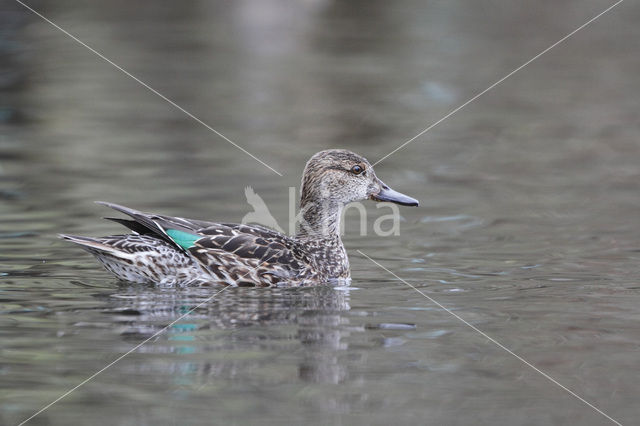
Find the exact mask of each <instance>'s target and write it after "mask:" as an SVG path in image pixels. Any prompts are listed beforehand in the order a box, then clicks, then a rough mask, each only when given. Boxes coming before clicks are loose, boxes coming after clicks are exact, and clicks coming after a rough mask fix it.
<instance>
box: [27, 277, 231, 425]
mask: <svg viewBox="0 0 640 426" xmlns="http://www.w3.org/2000/svg"><path fill="white" fill-rule="evenodd" d="M229 287H230V286H227V287H225V288H223V289H222V290H220V291H218V292H217V293H215V294H214V295H213V296H211V297H209V298H207V299H206V300H205V301H204V302H201V303H199V304H198V305H196V306H195V307H194V308H192V309H191V310H189V311H188V312H187V313H186V314H183V315H181V316H180V317H178V318H177V319H176V320H174V321H172V322H171V323H169V324H168V325H167V326H166V327H164V328H163V329H161V330H160V331H158V332H156V333H154V334H153V335H152V336H151V337H149V338H147V339H145V340H143V341H142V342H140V343H138V344H137V345H136V346H134V347H133V348H131V349H129V350H128V351H127V352H125V353H124V354H122V355H120V356H119V357H118V358H116V359H114V360H113V361H111V362H110V363H109V364H107V365H106V366H105V367H103V368H101V369H100V370H98V371H96V372H95V373H93V374H92V375H90V376H89V377H87V378H86V379H84V380H83V381H82V382H80V383H78V384H77V385H76V386H74V387H72V388H71V389H69V390H68V391H66V392H65V393H63V394H62V395H60V396H59V397H57V398H56V399H54V400H53V401H51V402H50V403H49V404H47V405H45V406H44V407H42V408H41V409H39V410H38V411H37V412H35V413H33V414H32V415H31V417H29V418H28V419H25V420H23V421H22V422H21V423H20V424H19V425H18V426H22V425H23V424H25V423H27V422H28V421H29V420H31V419H33V418H34V417H35V416H37V415H38V414H40V413H42V412H43V411H45V410H46V409H48V408H50V407H51V406H52V405H54V404H55V403H57V402H58V401H60V400H61V399H63V398H64V397H66V396H67V395H69V394H70V393H72V392H73V391H75V390H76V389H78V388H79V387H81V386H82V385H84V384H86V383H87V382H89V381H91V380H93V379H94V378H95V377H96V376H98V375H99V374H101V373H102V372H104V371H105V370H106V369H107V368H109V367H111V366H112V365H114V364H115V363H117V362H118V361H120V360H121V359H122V358H124V357H126V356H127V355H129V354H131V353H132V352H135V351H136V350H137V349H138V348H140V347H141V346H143V345H144V344H145V343H147V342H148V341H149V340H151V339H153V338H155V337H157V336H158V335H160V334H162V333H163V332H165V331H166V330H167V329H168V328H169V327H171V326H173V325H174V324H175V323H177V322H178V321H180V320H181V319H183V318H184V317H186V316H187V315H189V314H191V313H192V312H193V311H195V310H196V309H198V308H199V307H200V306H202V305H204V304H205V303H207V302H209V301H210V300H211V299H213V298H214V297H215V296H217V295H219V294H220V293H222V292H223V291H225V290H226V289H227V288H229Z"/></svg>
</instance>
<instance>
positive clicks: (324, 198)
mask: <svg viewBox="0 0 640 426" xmlns="http://www.w3.org/2000/svg"><path fill="white" fill-rule="evenodd" d="M362 200H373V201H376V202H391V203H395V204H399V205H404V206H418V204H419V203H418V200H416V199H414V198H411V197H409V196H407V195H405V194H402V193H400V192H397V191H394V190H393V189H391V188H390V187H389V186H388V185H386V184H385V183H384V182H383V181H382V180H380V179H379V178H378V177H377V176H376V173H375V172H374V170H373V166H372V165H371V163H369V161H367V159H366V158H364V157H363V156H361V155H358V154H356V153H354V152H351V151H348V150H345V149H330V150H324V151H320V152H318V153H316V154H314V155H313V156H312V157H311V158H310V159H309V161H308V162H307V163H306V165H305V168H304V171H303V174H302V187H301V195H300V214H299V217H300V223H299V224H298V230H297V231H296V233H295V235H293V236H289V235H286V234H284V233H281V232H278V231H276V230H273V229H270V228H267V227H264V226H261V225H254V224H237V223H218V222H207V221H202V220H194V219H185V218H182V217H173V216H166V215H161V214H150V213H144V212H141V211H138V210H135V209H132V208H129V207H125V206H122V205H118V204H114V203H108V202H103V201H97V202H96V203H98V204H101V205H104V206H106V207H109V208H112V209H114V210H116V211H118V212H120V213H123V214H124V215H126V216H127V218H120V217H107V218H105V219H109V220H112V221H115V222H117V223H119V224H121V225H123V226H125V227H126V228H128V229H129V230H130V233H127V234H121V235H110V236H105V237H99V238H94V237H85V236H77V235H67V234H60V235H59V236H60V237H61V238H63V239H64V240H67V241H70V242H72V243H75V244H77V245H79V246H80V247H81V248H83V249H84V250H86V251H87V252H89V253H90V254H92V255H93V256H95V258H96V259H97V260H98V262H100V263H101V264H102V265H103V266H104V268H105V269H106V270H107V271H109V272H111V273H112V274H113V275H115V276H116V277H117V278H118V279H119V280H123V281H127V282H131V283H141V284H162V285H175V286H184V285H192V284H200V285H206V284H220V285H223V286H235V287H249V286H250V287H300V286H312V285H318V284H326V283H333V282H338V283H345V284H348V283H349V282H350V280H351V273H350V268H349V258H348V256H347V251H346V250H345V247H344V244H343V243H342V238H341V236H340V219H341V215H342V211H343V209H344V207H345V206H346V205H347V204H349V203H351V202H355V201H362Z"/></svg>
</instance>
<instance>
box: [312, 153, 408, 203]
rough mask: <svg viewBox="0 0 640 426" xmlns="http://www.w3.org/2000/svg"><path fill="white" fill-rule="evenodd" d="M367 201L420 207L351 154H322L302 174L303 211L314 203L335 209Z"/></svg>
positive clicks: (314, 157) (365, 161) (358, 156)
mask: <svg viewBox="0 0 640 426" xmlns="http://www.w3.org/2000/svg"><path fill="white" fill-rule="evenodd" d="M367 199H371V200H374V201H386V202H391V203H396V204H400V205H403V206H417V205H418V200H416V199H414V198H411V197H409V196H407V195H404V194H402V193H400V192H397V191H394V190H393V189H391V188H389V186H388V185H386V184H385V183H384V182H382V181H381V180H380V179H378V177H377V176H376V173H375V172H374V171H373V166H371V164H370V163H369V162H368V161H367V159H366V158H364V157H362V156H360V155H358V154H356V153H353V152H351V151H347V150H344V149H330V150H326V151H320V152H318V153H317V154H315V155H314V156H313V157H311V159H309V161H308V162H307V165H306V166H305V169H304V173H303V175H302V198H301V207H302V208H304V207H305V205H307V204H309V203H311V202H313V203H318V202H320V203H324V204H327V205H328V206H329V208H331V206H334V205H335V206H336V207H342V206H344V205H346V204H348V203H351V202H354V201H361V200H367Z"/></svg>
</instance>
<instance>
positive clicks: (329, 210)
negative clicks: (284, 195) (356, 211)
mask: <svg viewBox="0 0 640 426" xmlns="http://www.w3.org/2000/svg"><path fill="white" fill-rule="evenodd" d="M343 207H344V206H343V205H342V204H341V203H338V202H336V201H330V200H326V199H325V200H322V201H318V200H317V199H312V198H305V197H304V196H303V197H302V199H301V200H300V216H301V221H300V224H299V226H298V232H297V233H296V237H298V238H304V239H310V238H312V239H319V240H324V239H337V240H338V241H341V239H340V219H341V217H342V210H343Z"/></svg>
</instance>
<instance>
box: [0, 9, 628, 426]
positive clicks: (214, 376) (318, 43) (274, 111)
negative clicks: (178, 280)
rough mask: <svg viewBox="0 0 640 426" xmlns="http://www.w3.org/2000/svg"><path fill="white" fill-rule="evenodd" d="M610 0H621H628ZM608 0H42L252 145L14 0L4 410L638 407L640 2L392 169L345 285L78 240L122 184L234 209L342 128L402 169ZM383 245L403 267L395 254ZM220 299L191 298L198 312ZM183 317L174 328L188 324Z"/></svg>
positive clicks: (236, 420)
mask: <svg viewBox="0 0 640 426" xmlns="http://www.w3.org/2000/svg"><path fill="white" fill-rule="evenodd" d="M611 3H613V2H611ZM611 3H609V2H605V1H601V0H598V1H596V0H587V1H584V0H582V1H577V0H575V1H574V0H569V1H564V2H551V1H538V2H535V3H533V2H526V1H524V0H516V1H497V0H480V1H459V0H454V1H446V2H445V1H435V2H421V1H417V0H402V1H394V2H387V1H382V0H374V1H366V2H365V1H331V0H307V1H301V2H287V1H279V0H266V1H257V0H255V1H251V0H245V1H234V2H230V1H214V2H210V1H203V0H195V1H189V2H167V1H165V2H157V1H136V2H126V1H121V0H116V1H110V2H78V1H70V0H64V1H55V2H54V1H45V0H42V1H31V2H28V4H29V5H31V6H32V7H34V8H35V9H37V10H38V11H39V12H41V13H42V14H43V15H45V16H46V17H48V18H49V19H51V20H52V21H54V22H55V23H57V24H58V25H60V26H61V27H62V28H64V29H66V30H67V31H69V32H70V33H72V34H73V35H75V36H76V37H78V38H79V39H80V40H82V41H83V42H85V43H87V44H88V45H89V46H91V47H93V48H94V49H96V50H97V51H99V52H101V53H102V54H104V55H105V56H107V57H108V58H109V59H111V60H112V61H114V62H115V63H117V64H118V65H120V66H122V67H123V68H124V69H126V70H127V71H128V72H130V73H131V74H133V75H134V76H136V77H137V78H139V79H140V80H142V81H144V82H145V83H147V84H148V85H150V86H151V87H153V88H154V89H156V90H157V91H159V92H160V93H162V94H163V95H164V96H166V97H167V98H169V99H171V100H173V101H174V102H176V103H177V104H179V105H180V106H182V107H183V108H185V109H186V110H188V111H189V112H191V113H192V114H194V115H195V116H197V117H198V118H200V119H201V120H203V121H204V122H206V123H207V124H209V125H211V126H212V127H213V128H215V129H216V130H218V131H220V132H221V133H223V134H224V135H226V136H227V137H228V138H230V139H231V140H233V141H234V142H236V143H237V144H238V145H240V146H242V147H243V148H244V149H246V150H248V151H249V152H251V153H252V154H254V155H255V156H256V157H258V158H260V159H261V160H263V161H264V162H265V163H267V164H269V165H270V166H271V167H273V168H274V169H276V170H277V171H278V172H280V173H282V175H283V176H282V177H281V176H279V175H277V174H276V173H274V172H273V171H271V170H269V169H268V168H266V167H265V166H263V165H261V164H260V163H258V162H257V161H255V160H254V159H252V158H251V157H249V156H248V155H246V154H245V153H243V152H241V151H240V150H238V149H237V148H235V147H234V146H232V145H231V144H229V143H228V142H226V141H225V140H223V139H221V138H220V137H219V136H217V135H216V134H214V133H213V132H211V131H209V130H208V129H206V128H205V127H203V126H202V125H201V124H199V123H197V122H196V121H194V120H193V119H191V118H190V117H188V116H187V115H185V114H184V113H183V112H181V111H179V110H177V109H176V108H174V107H173V106H171V105H170V104H168V103H167V102H166V101H164V100H162V99H160V98H159V97H158V96H156V95H155V94H153V93H152V92H150V91H149V90H147V89H146V88H144V87H142V86H141V85H140V84H138V83H137V82H135V81H134V80H132V79H131V78H129V77H128V76H126V75H124V74H123V73H122V72H121V71H119V70H117V69H115V68H114V67H113V66H111V65H110V64H108V63H106V62H105V61H104V60H102V59H100V58H99V57H97V56H96V55H95V54H93V53H92V52H90V51H89V50H87V49H86V48H85V47H83V46H81V45H80V44H78V43H77V42H75V41H74V40H72V39H71V38H69V37H68V36H67V35H65V34H63V33H62V32H60V31H59V30H58V29H56V28H54V27H52V26H51V25H50V24H48V23H46V22H45V21H43V20H42V19H40V18H39V17H37V16H36V15H34V14H33V13H32V12H30V11H28V10H27V9H25V8H24V7H22V6H21V5H20V4H18V3H16V2H13V1H12V0H4V1H3V2H2V3H0V63H1V67H0V90H1V91H0V93H1V97H0V333H1V336H2V337H1V338H0V424H3V425H4V424H6V425H13V424H19V423H20V422H22V421H23V420H25V419H27V418H28V417H30V416H31V415H32V414H34V413H35V412H37V411H38V410H39V409H41V408H42V407H44V406H45V405H47V404H49V403H50V402H52V401H54V400H55V399H57V398H58V397H59V396H61V395H62V394H64V393H65V392H66V391H68V390H70V389H72V388H74V387H75V386H76V385H78V384H79V383H81V382H82V381H84V380H85V379H87V378H89V377H90V376H91V375H92V374H94V373H95V372H97V371H99V370H101V369H102V368H103V367H105V366H107V365H109V364H110V363H111V362H113V361H114V360H116V359H118V357H120V356H121V355H123V354H126V353H127V352H128V351H130V350H131V349H134V348H135V347H136V345H138V344H140V343H142V342H144V341H145V340H146V339H149V338H150V337H152V336H154V334H156V333H157V332H159V331H161V330H163V329H165V328H166V330H164V331H163V332H162V333H160V334H158V335H157V336H155V337H153V338H151V339H150V340H149V341H148V342H146V343H145V344H144V345H142V346H140V347H139V348H137V349H136V350H134V351H133V352H132V353H131V354H129V355H127V356H126V357H124V358H122V359H120V360H119V361H118V362H117V363H115V364H113V365H111V366H110V367H109V368H108V369H106V370H104V371H103V372H102V373H101V374H100V375H98V376H96V377H95V378H93V379H92V380H90V381H88V382H87V383H86V384H84V385H83V386H81V387H79V388H78V389H76V390H75V391H74V392H72V393H70V394H69V395H67V396H66V397H65V398H63V399H61V400H60V401H59V402H57V403H56V404H54V405H52V406H51V407H50V408H48V409H47V410H45V411H43V412H42V413H40V414H39V415H38V416H36V417H34V418H33V419H32V420H30V421H29V422H28V423H27V424H33V425H69V424H96V425H102V424H104V425H107V424H108V425H156V424H163V425H164V424H168V425H171V424H176V425H178V424H179V425H205V424H206V425H208V424H217V425H228V424H237V425H244V424H262V425H265V424H266V425H271V424H273V425H280V424H327V425H334V424H344V425H370V424H379V425H386V424H433V425H467V424H476V425H479V424H482V425H496V424H509V425H540V424H581V425H600V424H611V421H610V420H608V419H607V418H606V417H605V416H603V415H602V414H600V413H599V412H597V411H596V410H594V409H593V408H591V407H590V406H588V405H587V404H585V403H584V402H582V401H580V400H579V399H577V398H576V397H574V396H572V395H571V394H570V393H568V392H567V391H566V390H564V389H562V388H561V387H560V386H558V385H557V384H554V383H552V382H551V381H550V380H549V379H547V378H545V377H544V376H543V375H541V374H540V373H539V372H537V371H535V370H533V369H532V368H531V367H529V366H527V365H526V364H525V363H523V362H522V361H521V360H519V359H517V358H515V357H514V356H513V355H512V354H510V353H508V352H507V351H505V350H504V349H502V348H500V347H498V346H497V345H496V344H494V343H493V342H491V341H490V340H488V339H487V338H486V337H485V336H483V335H481V334H479V333H478V332H477V331H475V330H473V329H471V328H470V327H469V326H468V325H466V324H464V323H463V322H462V321H461V320H460V319H458V318H456V317H454V316H453V315H452V314H451V313H450V312H447V311H445V310H443V309H442V308H440V307H439V306H437V305H436V304H434V303H432V302H431V301H430V300H429V299H428V298H426V297H424V296H422V295H421V294H419V293H418V292H417V291H416V290H414V289H412V288H411V287H410V286H409V285H407V284H406V283H409V284H411V285H413V286H415V287H416V289H418V290H420V291H421V292H423V293H424V294H425V295H427V296H429V297H430V298H432V299H434V300H435V301H437V302H438V303H440V304H442V305H443V306H444V307H446V308H447V309H449V310H450V311H451V312H452V313H455V314H456V315H458V316H459V317H460V318H461V319H463V320H464V321H466V322H468V323H469V324H471V325H473V326H475V327H477V328H478V329H479V330H481V331H483V332H484V333H486V334H487V335H488V336H490V337H491V338H493V339H495V340H496V341H497V342H499V343H501V344H502V345H504V346H505V347H506V348H508V349H509V350H511V351H513V352H514V353H515V354H517V355H519V356H521V357H522V358H523V359H525V360H527V361H528V362H530V363H531V364H532V365H534V366H535V367H536V368H538V369H540V370H541V371H543V372H545V373H546V374H548V375H549V376H550V377H553V378H554V379H555V380H557V382H558V383H560V384H562V385H563V386H565V387H566V388H567V389H570V390H571V391H573V392H575V394H577V395H579V396H580V397H581V398H584V400H586V401H588V402H589V403H591V404H593V405H594V406H595V407H597V408H598V409H600V410H602V411H603V412H604V413H606V414H607V415H608V416H610V417H611V418H613V419H616V420H617V421H619V422H620V423H622V424H634V423H635V422H636V421H637V418H638V416H640V406H639V405H638V395H639V391H640V384H639V383H640V380H639V379H640V373H639V371H640V368H639V367H640V221H639V217H640V142H639V140H638V134H639V130H640V129H639V127H640V114H639V111H640V85H638V75H640V51H639V50H640V45H639V44H638V42H637V40H638V39H639V38H640V27H638V25H637V22H638V19H640V7H639V6H638V5H637V3H633V2H623V3H621V4H620V5H619V6H617V7H616V8H614V9H613V10H611V11H610V12H608V13H607V14H605V15H604V16H602V17H601V18H599V19H598V20H597V21H595V22H594V23H593V24H591V25H589V26H588V27H586V28H584V29H583V30H581V31H580V32H578V33H577V34H575V35H574V36H573V37H571V38H570V39H568V40H566V41H565V42H564V43H562V44H560V45H558V46H557V47H555V48H554V49H552V50H551V51H549V52H548V53H546V54H545V55H543V56H542V57H540V58H539V59H537V60H536V61H534V62H532V63H531V64H530V65H528V66H527V67H525V68H524V69H522V70H521V71H519V72H518V73H516V74H514V75H513V76H511V77H510V78H509V79H507V80H505V81H504V82H503V83H502V84H500V85H498V86H497V87H495V88H494V89H493V90H491V91H490V92H488V93H486V94H484V95H483V96H482V97H480V98H478V99H477V100H476V101H474V102H473V103H471V104H469V105H468V106H466V107H465V108H463V109H462V110H460V111H458V112H457V113H456V114H454V115H452V116H451V117H449V118H448V119H447V120H445V121H443V122H442V123H440V124H438V126H436V127H434V128H433V129H432V130H430V131H429V132H427V133H426V134H425V135H423V136H422V137H420V138H418V139H416V140H415V141H414V142H412V143H410V144H408V145H407V146H406V147H404V148H403V149H401V150H399V151H398V152H396V153H395V154H393V155H391V156H389V157H388V158H386V159H385V160H384V161H382V162H381V163H380V164H378V165H377V166H376V172H377V174H378V176H380V177H381V178H382V179H383V180H384V181H385V182H386V183H388V184H389V185H391V186H392V187H393V188H394V189H396V190H399V191H401V192H404V193H406V194H409V195H411V196H413V197H415V198H418V199H419V200H420V201H421V205H420V207H418V208H401V209H400V213H401V223H400V235H397V236H395V235H392V236H379V235H375V233H374V232H373V223H374V220H375V219H376V218H379V217H381V215H384V214H388V213H389V212H388V210H385V209H384V208H379V209H378V208H376V206H375V205H374V204H373V203H369V204H368V207H367V208H368V220H367V223H366V229H367V232H366V235H361V234H360V223H359V219H358V216H357V214H355V212H352V213H350V214H349V215H348V217H347V224H346V225H347V226H346V234H345V237H344V241H345V244H346V246H347V249H348V251H349V253H350V261H351V267H352V277H353V281H352V283H351V286H350V287H338V288H336V287H331V286H320V287H316V288H306V289H250V288H238V289H235V288H234V289H228V290H226V291H224V292H222V293H220V294H219V295H218V296H216V297H213V298H212V299H211V300H210V301H207V299H208V298H210V297H211V295H212V294H213V293H214V292H215V291H217V289H216V288H207V287H201V288H166V287H161V286H143V285H134V284H127V283H123V282H118V281H117V280H115V279H114V278H112V277H111V276H110V275H109V274H108V273H107V272H105V271H104V270H102V269H101V268H100V267H99V265H98V264H97V263H96V262H95V261H94V260H93V258H91V257H90V256H89V255H87V254H86V253H84V252H83V251H82V250H79V249H78V248H77V247H74V246H71V245H69V244H66V243H64V242H63V241H61V240H59V239H57V238H56V234H57V233H61V232H64V233H71V234H80V235H93V236H99V235H105V234H110V233H118V232H121V228H119V227H118V226H117V224H114V223H111V222H107V221H104V220H102V219H101V217H102V216H108V215H110V214H112V213H111V212H109V211H108V210H106V209H104V208H102V207H100V206H97V205H95V204H93V201H94V200H105V201H111V202H116V203H120V204H125V205H129V206H131V207H134V208H138V209H141V210H145V211H154V212H159V213H163V214H170V215H178V216H185V217H192V218H200V219H208V220H219V221H228V222H237V221H240V219H241V218H242V217H243V216H244V215H245V214H246V213H248V212H250V211H251V207H250V206H249V205H248V204H247V202H246V199H245V194H244V191H245V187H247V186H251V187H252V188H253V190H254V191H255V192H256V193H257V194H259V195H260V196H261V197H262V198H263V199H264V200H265V203H267V205H268V206H269V208H270V210H271V212H272V213H273V214H274V216H275V217H276V219H277V220H278V222H279V223H280V224H281V225H282V227H283V228H285V229H286V225H285V224H286V223H287V219H288V215H289V190H288V188H289V187H294V186H298V184H299V179H300V174H301V172H302V168H303V166H304V162H305V161H306V160H307V159H308V158H309V156H311V155H312V154H313V153H314V152H316V151H319V150H321V149H326V148H330V147H341V148H347V149H351V150H353V151H356V152H358V153H361V154H363V155H365V156H366V157H367V158H369V160H370V161H372V162H373V161H377V160H378V159H380V158H382V157H384V156H385V155H386V154H388V153H389V152H391V151H392V150H393V149H395V148H396V147H398V146H399V145H400V144H402V143H403V142H405V141H406V140H408V139H410V138H411V137H413V136H414V135H416V134H418V133H419V132H420V131H422V130H423V129H425V128H426V127H427V126H429V125H430V124H432V123H434V122H436V121H437V120H439V119H440V118H441V117H443V116H444V115H446V114H447V113H448V112H449V111H451V110H453V109H454V108H456V107H457V106H459V105H461V104H463V103H464V102H465V101H466V100H468V99H469V98H471V97H473V96H474V95H476V94H477V93H479V92H480V91H482V90H484V89H485V88H487V87H488V86H489V85H491V84H492V83H494V82H495V81H497V80H498V79H500V78H501V77H503V76H505V75H506V74H507V73H509V72H510V71H512V70H513V69H515V68H516V67H518V66H520V65H521V64H522V63H524V62H525V61H527V60H529V59H530V58H532V57H533V56H534V55H536V54H537V53H538V52H540V51H542V50H543V49H545V48H546V47H548V46H549V45H551V44H552V43H554V42H555V41H557V40H559V39H560V38H561V37H563V36H564V35H566V34H567V33H569V32H570V31H572V30H573V29H575V28H577V27H578V26H580V25H582V24H583V23H584V22H586V21H587V20H589V19H590V18H592V17H593V16H595V15H597V14H598V13H599V12H601V11H602V10H604V9H605V8H606V7H608V6H609V5H610V4H611ZM358 250H360V251H361V252H362V253H364V254H366V255H367V256H370V257H371V258H372V259H374V260H376V261H377V262H379V263H380V264H382V265H383V266H384V267H385V268H388V269H389V270H390V271H392V272H393V273H394V274H396V275H397V276H398V277H400V278H402V279H403V280H405V281H406V283H403V282H401V281H399V280H397V279H396V278H395V277H394V276H393V275H391V274H390V273H388V272H387V271H385V270H383V269H381V268H380V267H378V266H377V265H375V264H374V263H372V262H371V261H369V260H368V259H367V258H366V257H364V256H363V255H361V254H360V253H359V252H358ZM202 302H206V303H203V304H202V306H200V307H198V308H197V309H195V310H193V312H191V313H189V311H190V310H192V309H193V308H195V307H197V306H198V305H199V304H201V303H202ZM186 313H188V315H186V317H185V318H183V319H181V320H180V321H177V322H175V323H174V321H175V320H176V319H178V318H179V317H180V316H182V315H184V314H186Z"/></svg>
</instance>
